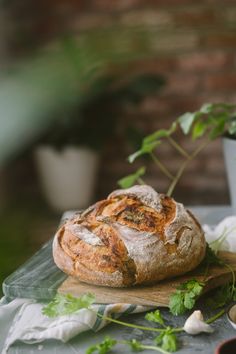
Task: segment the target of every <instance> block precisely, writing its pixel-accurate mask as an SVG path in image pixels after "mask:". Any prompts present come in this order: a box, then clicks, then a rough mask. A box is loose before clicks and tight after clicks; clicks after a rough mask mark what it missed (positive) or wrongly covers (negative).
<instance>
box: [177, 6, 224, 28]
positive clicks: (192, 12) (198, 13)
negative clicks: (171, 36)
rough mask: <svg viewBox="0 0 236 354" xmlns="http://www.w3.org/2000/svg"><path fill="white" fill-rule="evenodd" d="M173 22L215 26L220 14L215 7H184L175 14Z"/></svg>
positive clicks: (182, 24)
mask: <svg viewBox="0 0 236 354" xmlns="http://www.w3.org/2000/svg"><path fill="white" fill-rule="evenodd" d="M173 22H174V23H175V24H176V25H178V26H184V27H186V26H188V27H195V26H201V27H202V26H208V27H209V26H211V27H212V26H214V25H216V24H217V22H218V16H217V13H216V11H215V10H214V9H205V8H203V9H201V8H200V9H196V8H190V9H188V10H185V9H182V10H181V11H179V12H177V13H175V14H174V15H173Z"/></svg>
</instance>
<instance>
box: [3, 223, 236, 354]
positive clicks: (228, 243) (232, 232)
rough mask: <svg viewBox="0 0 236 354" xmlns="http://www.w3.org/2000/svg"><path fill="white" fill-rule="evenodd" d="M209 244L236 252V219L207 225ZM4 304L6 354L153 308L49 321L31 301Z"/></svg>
mask: <svg viewBox="0 0 236 354" xmlns="http://www.w3.org/2000/svg"><path fill="white" fill-rule="evenodd" d="M203 229H204V231H205V236H206V240H207V242H209V243H211V242H212V241H215V240H216V239H218V238H219V237H221V236H222V235H224V236H223V242H222V243H221V248H220V249H221V250H228V251H231V252H236V216H231V217H227V218H225V219H224V220H223V221H221V222H220V223H219V224H218V225H217V226H215V227H211V226H209V225H203ZM5 302H6V301H5V299H4V298H3V299H2V300H1V302H0V330H1V331H5V333H6V336H5V338H6V340H5V343H4V346H3V349H2V354H6V353H7V350H8V349H9V347H10V346H11V345H12V344H13V343H15V342H16V341H17V340H18V341H22V342H24V343H29V344H30V343H41V342H43V341H44V340H46V339H58V340H61V341H62V342H67V341H68V340H69V339H71V338H73V337H74V336H76V335H78V334H79V333H81V332H83V331H86V330H89V329H92V330H93V331H98V330H99V329H101V328H102V327H104V326H105V325H106V324H107V322H106V321H104V320H101V319H100V318H99V317H97V315H96V312H99V313H101V314H104V315H106V316H108V317H109V316H110V315H111V314H114V313H115V314H116V316H117V317H118V316H119V315H121V314H124V313H137V312H143V311H147V310H150V309H151V307H146V306H135V305H129V304H112V305H93V306H92V308H93V310H95V311H91V310H86V309H82V310H79V311H78V312H77V313H76V314H73V315H66V316H61V317H57V318H48V317H46V316H44V315H43V314H42V312H41V310H42V307H43V306H44V305H43V304H41V303H38V302H36V301H34V300H31V299H14V300H13V301H11V302H10V303H5Z"/></svg>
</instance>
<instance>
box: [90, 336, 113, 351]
mask: <svg viewBox="0 0 236 354" xmlns="http://www.w3.org/2000/svg"><path fill="white" fill-rule="evenodd" d="M116 344H117V341H116V340H115V339H112V338H111V337H105V339H104V340H103V341H102V342H101V343H99V344H95V345H92V346H91V347H89V348H88V349H87V350H86V354H92V353H96V352H97V353H98V354H106V353H108V352H109V351H110V349H112V348H113V347H114V346H115V345H116Z"/></svg>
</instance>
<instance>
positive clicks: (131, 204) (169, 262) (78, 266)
mask: <svg viewBox="0 0 236 354" xmlns="http://www.w3.org/2000/svg"><path fill="white" fill-rule="evenodd" d="M205 248H206V241H205V238H204V233H203V231H202V228H201V226H200V225H199V223H198V221H197V220H196V219H195V217H194V216H193V215H192V214H191V213H190V212H189V211H188V210H186V209H185V208H184V206H183V204H180V203H177V202H175V200H174V199H172V198H170V197H167V196H166V195H164V194H158V193H157V192H156V191H155V190H154V189H153V188H151V187H149V186H147V185H142V186H138V185H137V186H134V187H131V188H129V189H124V190H116V191H114V192H113V193H111V194H110V195H109V196H108V198H107V199H105V200H102V201H99V202H98V203H96V204H94V205H93V206H91V207H89V208H88V209H87V210H85V211H84V212H81V213H78V214H76V215H75V216H74V217H73V218H72V219H70V220H68V221H67V222H65V224H64V225H62V226H61V227H60V229H59V230H58V232H57V233H56V235H55V238H54V241H53V257H54V260H55V263H56V264H57V266H58V267H59V268H60V269H61V270H62V271H64V272H65V273H67V274H69V275H71V276H73V277H76V278H78V279H79V280H80V281H83V282H86V283H90V284H96V285H103V286H111V287H128V286H134V285H139V284H152V283H156V282H158V281H160V280H162V279H165V278H170V277H174V276H177V275H180V274H184V273H186V272H188V271H190V270H192V269H194V268H195V267H196V266H197V265H198V264H199V263H200V262H201V261H202V259H203V257H204V255H205Z"/></svg>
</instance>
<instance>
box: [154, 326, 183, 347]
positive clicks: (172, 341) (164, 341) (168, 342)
mask: <svg viewBox="0 0 236 354" xmlns="http://www.w3.org/2000/svg"><path fill="white" fill-rule="evenodd" d="M155 343H156V345H160V346H161V348H162V349H164V350H167V351H169V352H175V351H176V350H177V349H178V348H177V347H178V346H177V337H176V335H175V334H174V333H173V332H172V329H171V328H170V327H168V328H167V329H166V330H165V331H164V332H162V333H161V334H160V335H159V336H157V337H156V338H155Z"/></svg>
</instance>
